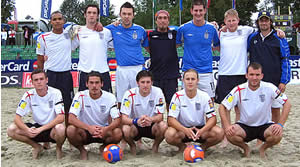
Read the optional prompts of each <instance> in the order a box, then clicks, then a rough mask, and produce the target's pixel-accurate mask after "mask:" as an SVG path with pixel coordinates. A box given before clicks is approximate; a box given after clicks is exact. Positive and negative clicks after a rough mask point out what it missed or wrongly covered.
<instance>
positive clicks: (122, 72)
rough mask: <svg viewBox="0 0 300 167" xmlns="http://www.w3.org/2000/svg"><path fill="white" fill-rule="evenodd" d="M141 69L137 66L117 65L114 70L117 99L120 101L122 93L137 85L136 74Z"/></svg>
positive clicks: (141, 67) (140, 66)
mask: <svg viewBox="0 0 300 167" xmlns="http://www.w3.org/2000/svg"><path fill="white" fill-rule="evenodd" d="M142 69H143V65H138V66H118V67H117V71H116V92H117V101H118V102H121V101H122V98H123V95H124V93H125V92H126V91H127V90H128V89H131V88H134V87H137V83H136V75H137V73H138V72H140V71H141V70H142Z"/></svg>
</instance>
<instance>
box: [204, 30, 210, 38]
mask: <svg viewBox="0 0 300 167" xmlns="http://www.w3.org/2000/svg"><path fill="white" fill-rule="evenodd" d="M208 37H209V34H208V32H207V30H206V31H205V33H204V38H205V39H208Z"/></svg>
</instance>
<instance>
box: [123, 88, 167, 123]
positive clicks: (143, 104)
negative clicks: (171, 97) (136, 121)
mask: <svg viewBox="0 0 300 167" xmlns="http://www.w3.org/2000/svg"><path fill="white" fill-rule="evenodd" d="M164 111H165V97H164V95H163V93H162V90H161V89H160V88H158V87H155V86H152V87H151V91H150V94H149V95H148V96H146V97H143V96H142V95H141V94H140V93H139V88H138V87H135V88H132V89H130V90H127V91H126V92H125V94H124V96H123V99H122V105H121V113H122V114H126V115H128V116H129V117H130V118H140V117H141V116H143V115H147V116H149V117H152V116H154V115H156V114H162V113H164Z"/></svg>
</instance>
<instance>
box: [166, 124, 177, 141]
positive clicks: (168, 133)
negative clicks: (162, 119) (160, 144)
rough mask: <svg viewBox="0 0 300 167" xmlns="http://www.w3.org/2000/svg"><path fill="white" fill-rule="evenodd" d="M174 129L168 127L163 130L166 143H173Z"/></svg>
mask: <svg viewBox="0 0 300 167" xmlns="http://www.w3.org/2000/svg"><path fill="white" fill-rule="evenodd" d="M175 135H176V130H175V129H174V128H172V127H169V128H168V129H167V130H166V132H165V140H166V142H167V143H169V144H170V143H174V141H175Z"/></svg>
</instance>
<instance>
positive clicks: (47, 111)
mask: <svg viewBox="0 0 300 167" xmlns="http://www.w3.org/2000/svg"><path fill="white" fill-rule="evenodd" d="M31 80H32V84H33V86H34V89H31V90H29V91H27V92H26V93H25V94H24V95H23V97H22V99H21V101H20V103H19V105H18V108H17V112H16V113H17V114H16V116H15V120H14V123H12V124H11V125H10V126H9V127H8V129H7V134H8V136H9V137H11V138H13V139H15V140H18V141H20V142H23V143H27V144H29V145H31V146H32V147H33V151H32V157H33V159H37V158H38V155H39V153H40V152H41V151H42V148H43V147H42V146H41V145H40V144H39V142H53V143H56V157H57V158H58V159H60V158H62V150H61V149H62V145H63V143H64V141H65V126H64V124H63V122H64V105H63V99H62V95H61V92H60V91H59V90H58V89H55V88H53V87H50V86H47V83H48V77H47V75H46V73H45V72H44V71H42V70H40V69H37V70H34V71H33V72H32V74H31ZM30 111H32V117H33V120H34V122H36V123H34V124H32V123H24V122H23V121H22V117H23V116H25V115H27V114H28V113H29V112H30Z"/></svg>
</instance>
